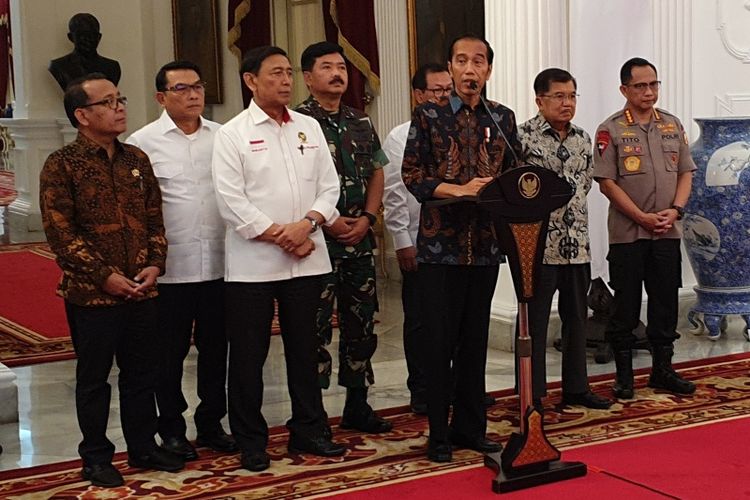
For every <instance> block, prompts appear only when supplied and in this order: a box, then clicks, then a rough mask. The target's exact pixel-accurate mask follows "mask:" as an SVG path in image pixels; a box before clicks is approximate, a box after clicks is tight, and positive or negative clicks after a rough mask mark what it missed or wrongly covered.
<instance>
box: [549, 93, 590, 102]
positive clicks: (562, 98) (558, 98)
mask: <svg viewBox="0 0 750 500" xmlns="http://www.w3.org/2000/svg"><path fill="white" fill-rule="evenodd" d="M579 96H580V94H576V93H575V92H573V93H572V94H563V93H562V92H557V93H555V94H542V95H541V97H546V98H547V99H550V100H552V101H556V102H559V103H563V102H565V100H566V99H567V100H569V101H571V102H576V101H577V100H578V97H579Z"/></svg>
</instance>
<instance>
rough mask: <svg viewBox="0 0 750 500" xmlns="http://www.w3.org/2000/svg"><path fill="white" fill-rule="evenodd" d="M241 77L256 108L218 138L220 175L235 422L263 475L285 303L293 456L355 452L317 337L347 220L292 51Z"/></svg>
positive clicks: (248, 459) (258, 59) (251, 55)
mask: <svg viewBox="0 0 750 500" xmlns="http://www.w3.org/2000/svg"><path fill="white" fill-rule="evenodd" d="M240 73H241V75H242V79H243V81H244V83H245V85H247V86H248V88H249V89H250V90H252V92H253V99H252V101H251V102H250V105H249V106H248V108H247V109H246V110H244V111H242V112H241V113H240V114H239V115H237V116H235V117H234V118H232V119H231V120H230V121H229V122H227V123H226V124H225V125H224V126H223V127H221V128H220V129H219V131H218V132H217V134H216V140H215V143H214V155H213V175H214V185H215V186H216V194H217V198H218V202H219V211H220V212H221V215H222V217H223V218H224V220H225V221H226V224H227V229H226V268H225V269H226V272H225V279H226V281H227V285H226V286H227V294H226V300H227V317H226V320H227V335H228V337H229V343H230V347H231V348H230V352H229V425H230V426H231V429H232V434H233V435H234V437H235V439H236V440H237V444H238V445H239V448H240V451H241V452H242V458H241V463H242V466H243V467H244V468H246V469H248V470H251V471H262V470H265V469H267V468H268V467H269V465H270V457H269V456H268V454H267V453H266V451H265V448H266V446H267V444H268V426H267V424H266V421H265V419H264V418H263V414H262V413H261V406H262V402H263V364H264V362H265V360H266V356H267V355H268V348H269V344H270V336H271V321H272V319H273V314H274V299H275V300H276V301H277V302H278V309H279V323H280V324H281V338H282V341H283V343H284V355H285V357H286V365H287V381H288V382H287V383H288V386H289V394H290V397H291V401H292V418H291V419H290V420H289V421H288V422H287V424H286V425H287V428H288V429H289V451H290V452H292V453H298V452H308V453H312V454H315V455H320V456H337V455H342V454H343V453H344V452H345V451H346V449H345V448H344V447H343V446H341V445H338V444H336V443H333V442H332V441H331V432H330V427H329V426H328V423H327V415H326V413H325V410H324V409H323V400H322V396H321V392H320V387H319V386H318V370H317V348H318V341H317V337H316V336H315V314H316V312H317V307H318V299H319V297H320V293H321V290H322V280H321V277H322V276H323V275H325V274H327V273H330V272H331V264H330V261H329V259H328V254H327V252H326V244H325V240H324V238H323V232H322V231H320V230H319V227H320V226H321V225H322V224H324V223H326V224H330V223H332V222H333V221H335V219H336V218H337V217H338V215H339V214H338V211H337V210H336V202H337V200H338V197H339V183H338V176H337V174H336V170H335V167H334V165H333V160H332V159H331V155H330V153H329V151H328V146H327V143H326V140H325V137H324V136H323V131H322V130H321V129H320V126H318V124H317V122H316V121H315V120H314V119H312V118H309V117H307V116H304V115H301V114H299V113H297V112H295V111H291V110H290V109H288V108H287V105H288V104H289V101H290V99H291V97H292V67H291V64H290V63H289V59H288V58H287V55H286V52H284V51H283V50H282V49H280V48H278V47H271V46H262V47H256V48H254V49H252V50H250V51H249V52H248V53H247V54H246V55H245V59H244V60H243V62H242V67H241V70H240Z"/></svg>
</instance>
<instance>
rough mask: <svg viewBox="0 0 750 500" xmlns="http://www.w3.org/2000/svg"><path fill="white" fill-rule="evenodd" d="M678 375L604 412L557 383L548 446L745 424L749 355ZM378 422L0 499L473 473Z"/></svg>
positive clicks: (498, 429)
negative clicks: (323, 443)
mask: <svg viewBox="0 0 750 500" xmlns="http://www.w3.org/2000/svg"><path fill="white" fill-rule="evenodd" d="M680 371H681V373H682V374H683V375H684V376H686V377H687V378H689V379H691V380H693V381H695V382H696V383H697V384H698V389H697V391H696V393H695V394H694V395H693V396H692V397H682V396H676V395H672V394H668V393H664V392H660V391H654V390H652V389H649V388H646V387H645V386H646V382H647V373H646V372H645V371H643V370H641V371H640V372H639V374H638V375H637V377H636V388H637V399H635V400H632V401H627V402H618V403H616V404H615V405H614V406H613V407H612V409H611V410H610V411H602V410H589V409H585V408H568V407H564V406H561V405H559V404H555V403H556V402H557V401H559V400H560V389H559V384H555V385H554V386H553V387H554V388H553V389H552V391H550V394H551V395H550V398H548V401H546V407H547V411H546V413H545V423H546V428H547V435H548V437H549V439H550V441H551V442H552V443H554V444H555V445H556V446H558V447H559V448H561V449H563V450H564V449H569V448H573V447H578V446H583V445H590V444H595V443H602V442H606V441H611V440H619V439H627V438H632V437H637V436H641V435H644V434H646V433H656V432H665V431H670V430H675V429H681V428H685V427H687V426H694V425H700V424H704V423H710V422H717V421H719V420H726V419H734V418H740V417H746V416H748V415H750V353H745V354H737V355H730V356H725V357H721V358H715V359H711V360H706V361H704V362H690V363H686V364H685V365H683V368H681V369H680ZM610 385H611V376H609V377H607V376H603V377H597V378H596V379H594V382H593V383H592V387H593V389H594V390H595V391H596V392H597V393H599V394H603V395H606V394H608V393H609V387H610ZM496 396H497V397H498V403H497V404H496V405H495V406H493V407H492V408H491V409H490V410H489V412H488V420H489V429H488V432H489V434H490V435H491V436H492V437H493V438H495V439H499V440H501V441H503V442H505V441H507V439H508V436H509V435H510V433H511V432H513V431H515V430H516V429H517V427H518V418H517V417H516V415H517V413H518V410H517V405H518V398H517V397H516V396H514V395H512V394H511V392H510V391H507V390H506V391H499V392H498V393H496ZM385 414H386V415H387V416H388V418H389V420H391V421H392V422H393V424H394V430H393V432H391V433H389V434H386V435H382V436H375V435H362V434H358V433H353V432H348V431H343V430H341V429H338V428H337V426H336V423H337V421H338V420H337V419H334V420H333V421H332V422H333V424H334V436H335V439H336V440H337V441H339V442H341V443H343V444H345V445H346V446H347V448H348V450H349V451H348V452H347V454H346V455H345V456H344V457H341V458H332V459H325V458H319V457H313V456H310V455H301V456H300V455H289V454H288V453H287V452H286V443H287V437H288V436H287V433H286V430H285V429H284V428H283V427H281V428H274V429H272V430H271V436H270V439H269V446H268V450H267V451H268V453H269V454H270V455H271V458H272V460H273V462H272V465H271V468H270V469H269V470H268V471H265V472H263V473H258V474H254V473H250V472H247V471H244V470H242V469H240V468H239V457H238V456H237V455H219V454H215V453H209V452H207V451H206V450H200V451H201V458H200V459H199V460H198V461H195V462H191V463H190V464H189V465H188V468H187V469H186V470H184V471H182V472H180V473H177V474H168V473H162V472H144V471H137V470H133V469H131V468H129V467H128V466H127V464H126V463H125V457H124V454H122V453H120V454H118V455H117V456H116V459H117V461H116V465H117V466H118V468H120V470H121V471H122V472H123V473H124V474H125V477H126V481H127V484H126V486H123V487H121V488H116V489H111V490H103V489H100V488H96V487H90V486H88V485H87V483H86V482H84V481H82V480H81V479H80V476H79V467H80V463H79V462H78V461H69V462H64V463H58V464H53V465H49V466H39V467H33V468H30V469H22V470H13V471H7V472H0V482H1V483H0V497H3V498H8V499H19V500H20V499H24V500H27V499H32V498H33V499H41V498H56V499H68V498H70V499H72V498H133V497H138V498H151V499H162V498H164V499H167V498H168V499H177V498H179V499H188V498H214V499H216V498H227V499H228V498H232V499H243V498H253V499H270V498H274V499H292V498H302V497H316V496H326V495H334V494H336V493H341V492H344V491H351V490H352V489H354V488H357V489H361V488H366V487H371V486H375V485H382V484H386V483H390V482H395V481H404V480H408V479H410V478H413V477H417V476H419V477H424V476H425V475H429V474H442V473H447V472H452V471H457V470H460V469H462V468H467V467H475V466H478V465H480V464H481V462H482V457H481V456H480V455H479V454H478V453H475V452H472V451H468V450H456V451H455V452H454V461H453V462H451V463H449V464H435V463H432V462H429V461H428V460H426V458H425V456H424V454H425V448H426V444H427V438H426V429H427V423H426V420H425V418H424V417H416V416H414V415H412V414H411V413H409V412H408V409H407V408H405V407H401V408H393V409H390V410H388V411H386V412H385Z"/></svg>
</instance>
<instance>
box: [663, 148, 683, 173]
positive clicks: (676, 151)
mask: <svg viewBox="0 0 750 500" xmlns="http://www.w3.org/2000/svg"><path fill="white" fill-rule="evenodd" d="M661 149H662V151H663V153H664V165H665V167H666V168H667V172H677V171H678V169H679V166H680V144H679V143H674V142H673V141H670V142H664V143H662V146H661Z"/></svg>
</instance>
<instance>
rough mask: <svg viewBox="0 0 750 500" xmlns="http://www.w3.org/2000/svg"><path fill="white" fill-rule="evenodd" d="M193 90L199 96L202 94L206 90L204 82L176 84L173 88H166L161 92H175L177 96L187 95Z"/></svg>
mask: <svg viewBox="0 0 750 500" xmlns="http://www.w3.org/2000/svg"><path fill="white" fill-rule="evenodd" d="M191 89H192V90H195V91H196V92H198V93H199V94H200V93H201V92H204V91H205V90H206V82H198V83H194V84H192V85H190V84H188V83H178V84H177V85H174V86H173V87H167V88H165V89H164V90H163V92H176V93H178V94H187V93H188V92H190V90H191Z"/></svg>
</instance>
